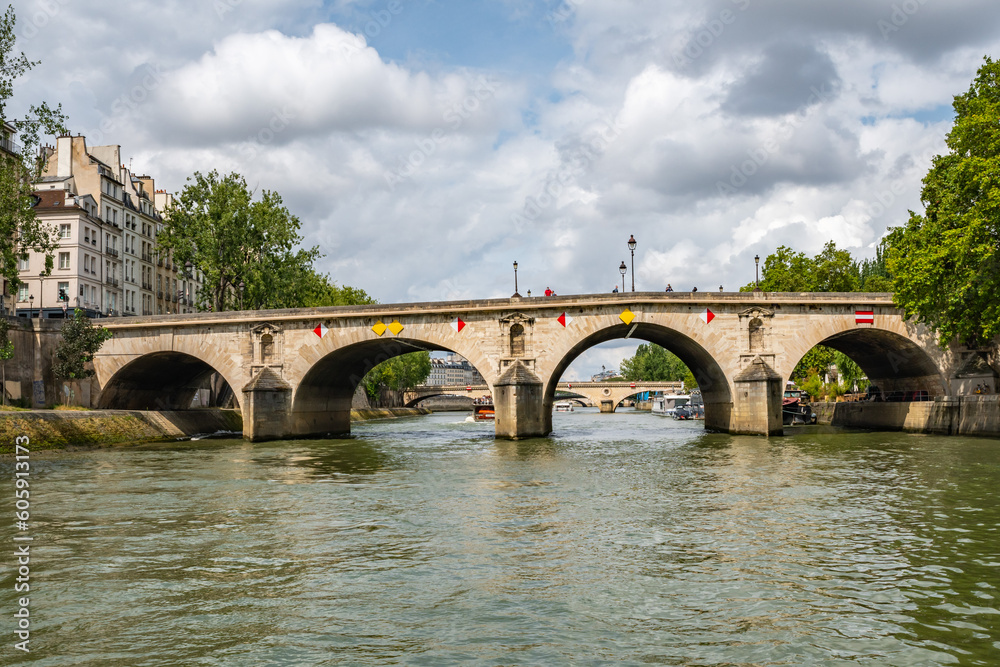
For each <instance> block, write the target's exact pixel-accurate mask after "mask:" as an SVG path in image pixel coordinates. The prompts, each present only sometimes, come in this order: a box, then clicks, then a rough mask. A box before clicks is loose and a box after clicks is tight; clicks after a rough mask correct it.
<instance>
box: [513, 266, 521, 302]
mask: <svg viewBox="0 0 1000 667" xmlns="http://www.w3.org/2000/svg"><path fill="white" fill-rule="evenodd" d="M514 297H517V298H519V299H520V298H521V295H520V294H518V293H517V260H514V293H513V294H512V295H511V298H512V299H513V298H514Z"/></svg>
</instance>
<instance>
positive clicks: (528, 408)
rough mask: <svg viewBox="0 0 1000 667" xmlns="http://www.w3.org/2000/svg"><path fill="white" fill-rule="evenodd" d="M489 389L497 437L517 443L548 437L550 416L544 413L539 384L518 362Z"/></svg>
mask: <svg viewBox="0 0 1000 667" xmlns="http://www.w3.org/2000/svg"><path fill="white" fill-rule="evenodd" d="M493 388H494V393H493V409H494V410H495V412H496V437H497V438H500V439H506V440H521V439H523V438H536V437H543V436H546V435H548V434H549V432H550V431H551V430H552V427H551V423H552V414H551V411H549V412H548V414H546V410H545V392H544V390H543V385H542V381H541V380H540V379H539V378H538V376H537V375H535V374H534V373H532V372H531V370H529V369H528V367H527V366H525V365H524V363H523V362H522V361H521V360H517V361H515V362H514V363H513V364H511V366H510V368H508V369H507V371H506V372H505V373H504V374H503V375H501V376H500V379H499V380H497V381H496V383H495V384H494V385H493ZM546 416H547V417H548V419H546Z"/></svg>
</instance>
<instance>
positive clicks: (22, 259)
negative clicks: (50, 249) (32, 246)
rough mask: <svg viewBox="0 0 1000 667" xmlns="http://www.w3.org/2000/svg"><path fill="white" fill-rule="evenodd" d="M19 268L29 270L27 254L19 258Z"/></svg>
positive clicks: (19, 269)
mask: <svg viewBox="0 0 1000 667" xmlns="http://www.w3.org/2000/svg"><path fill="white" fill-rule="evenodd" d="M17 270H18V271H27V270H28V256H27V255H21V257H20V258H19V259H18V260H17Z"/></svg>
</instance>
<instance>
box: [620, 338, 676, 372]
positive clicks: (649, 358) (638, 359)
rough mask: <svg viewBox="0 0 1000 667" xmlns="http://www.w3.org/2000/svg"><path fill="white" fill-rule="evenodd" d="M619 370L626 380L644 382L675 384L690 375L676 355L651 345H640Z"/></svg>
mask: <svg viewBox="0 0 1000 667" xmlns="http://www.w3.org/2000/svg"><path fill="white" fill-rule="evenodd" d="M619 370H620V371H621V374H622V377H624V378H625V379H626V380H640V381H644V382H677V381H680V380H683V379H684V377H685V375H688V374H690V371H689V370H688V368H687V366H685V365H684V362H683V361H681V360H680V359H679V358H678V357H677V355H675V354H674V353H673V352H670V351H669V350H666V349H664V348H662V347H660V346H659V345H655V344H653V343H643V344H642V345H640V346H639V347H638V348H637V349H636V351H635V355H634V356H632V357H629V358H628V359H624V360H623V361H622V362H621V365H620V367H619ZM693 377H694V376H693V375H692V378H693Z"/></svg>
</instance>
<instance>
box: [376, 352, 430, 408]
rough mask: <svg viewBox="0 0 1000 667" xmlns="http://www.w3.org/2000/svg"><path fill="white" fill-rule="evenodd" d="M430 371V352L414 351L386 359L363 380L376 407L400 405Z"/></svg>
mask: <svg viewBox="0 0 1000 667" xmlns="http://www.w3.org/2000/svg"><path fill="white" fill-rule="evenodd" d="M430 374H431V355H430V353H429V352H411V353H409V354H403V355H400V356H398V357H393V358H392V359H389V360H388V361H383V362H382V363H380V364H379V365H378V366H376V367H375V368H373V369H371V370H370V371H369V372H368V374H367V375H365V377H364V379H362V380H361V383H362V385H363V386H364V388H365V393H366V394H367V395H368V400H369V401H370V402H371V403H372V404H373V405H375V406H376V407H390V406H398V405H402V402H403V401H402V399H403V392H405V391H407V390H408V389H412V388H413V387H416V386H417V385H418V384H421V383H422V382H423V381H424V380H426V379H427V378H428V376H430Z"/></svg>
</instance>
